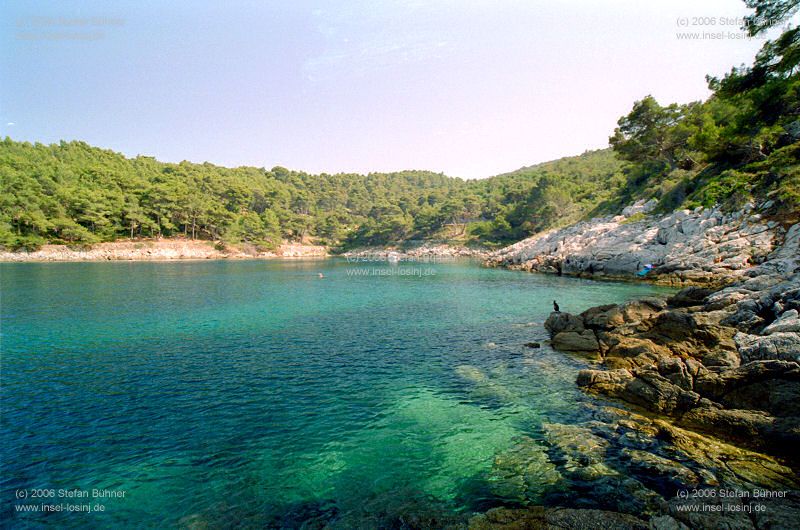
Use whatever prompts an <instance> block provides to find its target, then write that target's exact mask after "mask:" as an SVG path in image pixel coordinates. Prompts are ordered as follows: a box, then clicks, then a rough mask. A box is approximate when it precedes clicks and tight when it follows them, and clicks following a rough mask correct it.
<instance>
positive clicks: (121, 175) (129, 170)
mask: <svg viewBox="0 0 800 530" xmlns="http://www.w3.org/2000/svg"><path fill="white" fill-rule="evenodd" d="M621 168H622V163H621V162H620V161H619V160H618V159H617V158H616V157H615V156H614V154H613V153H611V152H610V151H609V150H604V151H595V152H587V153H585V154H583V155H581V156H578V157H571V158H565V159H561V160H557V161H554V162H548V163H545V164H540V165H538V166H532V167H527V168H522V169H520V170H518V171H514V172H512V173H508V174H505V175H499V176H497V177H493V178H490V179H485V180H476V181H464V180H461V179H456V178H450V177H446V176H444V175H441V174H436V173H430V172H425V171H403V172H398V173H371V174H369V175H355V174H338V175H328V174H321V175H309V174H307V173H303V172H296V171H290V170H288V169H285V168H282V167H275V168H273V169H271V170H265V169H263V168H253V167H239V168H224V167H219V166H214V165H212V164H207V163H206V164H192V163H189V162H181V163H180V164H168V163H162V162H158V161H156V160H154V159H153V158H150V157H137V158H134V159H129V158H126V157H124V156H123V155H121V154H119V153H114V152H112V151H108V150H103V149H98V148H95V147H91V146H89V145H87V144H85V143H83V142H61V143H59V144H56V145H42V144H30V143H27V142H16V141H13V140H11V139H10V138H6V139H5V140H3V141H0V245H3V246H5V247H9V248H34V247H36V246H38V245H41V244H43V243H45V242H55V243H66V244H71V245H88V244H92V243H95V242H98V241H111V240H114V239H116V238H120V237H127V238H136V237H171V236H184V237H188V238H199V239H208V240H215V241H221V242H223V244H237V243H247V244H252V245H255V246H256V247H258V248H262V249H273V248H275V247H277V245H279V244H280V242H281V240H283V239H294V240H302V239H305V238H312V239H313V240H315V241H318V242H321V243H326V244H329V245H341V246H343V247H355V246H364V245H385V244H390V243H397V242H401V241H403V240H406V239H425V238H434V239H442V238H457V239H459V240H460V241H461V242H463V243H469V242H482V243H495V242H507V241H511V240H515V239H519V238H522V237H525V236H527V235H529V234H531V233H534V232H535V231H538V230H542V229H545V228H549V227H550V226H554V225H558V224H563V223H566V222H570V221H572V220H576V219H577V218H579V217H580V216H581V215H582V214H584V213H586V212H587V211H589V210H590V209H591V208H593V207H594V206H595V205H596V204H597V203H598V202H599V201H601V200H603V199H605V198H607V197H609V196H611V195H612V194H613V192H614V190H615V189H618V188H619V187H620V186H621V184H622V183H623V182H624V176H623V174H622V170H621Z"/></svg>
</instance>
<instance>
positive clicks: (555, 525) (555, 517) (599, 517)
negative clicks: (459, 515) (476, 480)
mask: <svg viewBox="0 0 800 530" xmlns="http://www.w3.org/2000/svg"><path fill="white" fill-rule="evenodd" d="M469 529H470V530H501V529H506V530H521V529H532V530H534V529H535V530H539V529H542V530H566V529H580V530H647V524H646V523H645V522H644V521H642V520H641V519H639V518H637V517H634V516H632V515H628V514H624V513H618V512H611V511H605V510H591V509H584V510H581V509H573V508H546V507H543V506H534V507H531V508H523V509H514V508H494V509H492V510H489V511H488V512H486V513H483V514H480V515H476V516H475V517H473V518H472V519H470V521H469Z"/></svg>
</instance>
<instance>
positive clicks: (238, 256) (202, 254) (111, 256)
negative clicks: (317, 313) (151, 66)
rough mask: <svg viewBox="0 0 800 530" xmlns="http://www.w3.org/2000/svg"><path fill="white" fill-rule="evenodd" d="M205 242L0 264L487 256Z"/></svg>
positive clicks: (62, 253) (468, 251)
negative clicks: (266, 247) (267, 248)
mask: <svg viewBox="0 0 800 530" xmlns="http://www.w3.org/2000/svg"><path fill="white" fill-rule="evenodd" d="M217 245H218V243H216V242H214V241H206V240H192V239H183V238H164V239H133V240H129V239H126V240H120V241H112V242H105V243H97V244H94V245H91V246H89V247H86V248H74V247H70V246H68V245H43V246H42V247H41V248H39V249H37V250H34V251H24V250H22V251H15V252H12V251H8V250H0V263H64V262H66V263H70V262H73V263H79V262H98V261H152V262H163V261H201V260H248V259H250V260H255V259H259V260H260V259H264V260H268V259H325V258H331V257H336V256H340V257H343V258H348V259H351V260H354V261H360V260H368V259H370V258H373V259H375V260H377V261H387V260H391V259H392V257H394V256H397V257H398V258H399V259H400V260H402V261H423V260H431V261H439V260H446V259H455V258H481V259H485V258H486V257H487V256H488V254H489V252H488V251H487V250H481V249H472V248H466V247H462V246H453V245H446V244H433V243H430V244H429V243H425V244H423V245H421V246H419V247H415V248H413V249H404V250H402V249H397V250H396V249H395V248H393V247H374V248H359V249H354V250H351V251H348V252H345V253H343V254H333V253H332V252H331V249H330V248H329V247H327V246H325V245H312V244H307V243H296V242H285V243H283V244H281V245H280V246H278V247H277V248H276V249H275V250H272V251H259V250H258V249H257V248H256V247H255V246H254V245H249V244H240V245H226V246H225V247H222V248H220V247H218V246H217Z"/></svg>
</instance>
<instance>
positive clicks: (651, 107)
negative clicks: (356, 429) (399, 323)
mask: <svg viewBox="0 0 800 530" xmlns="http://www.w3.org/2000/svg"><path fill="white" fill-rule="evenodd" d="M746 3H747V4H748V6H749V7H751V8H754V14H753V15H752V16H750V17H749V18H748V19H747V24H746V29H747V31H749V32H750V33H751V34H752V35H757V34H758V33H760V32H762V31H765V30H766V29H767V28H768V27H769V26H770V25H773V24H775V23H776V22H778V21H782V20H785V19H786V18H787V17H788V16H789V15H791V14H792V13H793V12H795V11H796V8H797V6H798V3H799V2H798V0H766V1H764V0H747V1H746ZM799 63H800V30H798V28H797V27H793V26H787V27H786V29H785V31H784V32H783V33H782V34H781V35H780V36H779V37H778V38H776V39H775V40H772V41H767V42H766V43H765V44H764V46H763V48H762V49H761V51H760V52H759V53H758V55H757V56H756V58H755V61H754V63H753V64H752V65H751V66H740V67H736V68H733V69H732V70H731V71H730V72H729V73H728V74H727V75H725V76H724V77H722V78H719V79H718V78H711V77H710V78H708V83H709V87H710V89H711V91H712V95H711V96H710V97H709V98H708V99H707V100H706V101H703V102H692V103H688V104H670V105H666V106H662V105H660V104H659V103H658V102H657V101H656V100H655V99H653V98H652V97H650V96H647V97H645V98H643V99H642V100H641V101H637V102H636V103H635V104H634V105H633V109H632V110H631V112H630V113H629V114H628V115H626V116H623V117H622V118H620V120H619V122H618V127H617V128H616V129H615V131H613V135H612V136H611V137H610V139H609V140H610V144H611V149H605V150H600V151H590V152H586V153H584V154H583V155H580V156H575V157H569V158H564V159H560V160H556V161H553V162H547V163H544V164H539V165H536V166H531V167H526V168H522V169H519V170H517V171H514V172H511V173H507V174H503V175H497V176H495V177H491V178H487V179H480V180H473V181H464V180H461V179H458V178H452V177H447V176H445V175H442V174H436V173H431V172H426V171H402V172H397V173H371V174H369V175H357V174H335V175H329V174H320V175H310V174H307V173H303V172H300V171H291V170H288V169H285V168H282V167H275V168H272V169H270V170H267V169H264V168H254V167H238V168H225V167H220V166H216V165H213V164H208V163H205V164H196V163H190V162H181V163H179V164H173V163H164V162H159V161H157V160H155V159H153V158H151V157H145V156H139V157H136V158H126V157H125V156H123V155H121V154H119V153H115V152H113V151H109V150H105V149H99V148H96V147H92V146H89V145H87V144H86V143H83V142H61V143H59V144H53V145H42V144H38V143H37V144H31V143H28V142H17V141H14V140H12V139H11V138H8V137H7V138H5V139H4V140H2V141H0V245H2V246H4V247H7V248H12V249H18V248H35V247H37V246H39V245H41V244H43V243H46V242H60V243H66V244H70V245H86V244H92V243H95V242H98V241H110V240H114V239H117V238H123V237H132V238H133V237H172V236H184V237H189V238H201V239H208V240H214V241H218V242H219V243H220V244H235V243H238V242H247V243H251V244H253V245H255V246H257V247H261V248H272V247H274V246H275V245H277V244H279V243H280V241H281V240H283V239H291V240H313V241H316V242H320V243H323V244H328V245H332V246H339V247H341V248H348V247H357V246H365V245H383V244H388V243H398V242H402V241H408V240H418V239H447V240H456V241H459V242H462V243H467V244H470V243H479V244H484V245H499V244H504V243H507V242H510V241H514V240H518V239H522V238H524V237H526V236H528V235H531V234H533V233H536V232H539V231H541V230H545V229H548V228H551V227H555V226H560V225H565V224H568V223H571V222H575V221H577V220H579V219H582V218H586V217H591V216H596V215H601V214H610V213H616V212H618V211H619V210H620V209H621V208H622V207H623V206H625V205H626V204H628V203H630V202H632V201H634V200H637V199H650V198H656V199H658V200H659V203H660V209H661V210H662V211H668V210H672V209H674V208H677V207H695V206H699V205H703V206H712V205H721V206H722V207H725V208H736V207H739V206H741V205H742V204H743V203H744V202H746V201H750V200H753V199H754V198H756V199H759V200H763V199H764V198H770V199H772V200H773V202H774V204H775V205H776V208H778V209H779V210H780V211H781V212H790V213H791V212H794V213H796V212H797V211H798V210H800V165H799V164H798V160H800V67H798V64H799Z"/></svg>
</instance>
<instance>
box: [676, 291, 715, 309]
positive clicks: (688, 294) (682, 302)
mask: <svg viewBox="0 0 800 530" xmlns="http://www.w3.org/2000/svg"><path fill="white" fill-rule="evenodd" d="M713 292H714V289H708V288H706V287H687V288H685V289H681V290H680V291H678V292H677V293H675V294H674V295H672V296H671V297H670V298H668V299H667V304H669V305H670V306H671V307H691V306H697V305H702V304H703V302H704V301H705V299H706V297H708V296H709V295H710V294H712V293H713Z"/></svg>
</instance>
